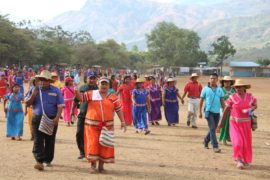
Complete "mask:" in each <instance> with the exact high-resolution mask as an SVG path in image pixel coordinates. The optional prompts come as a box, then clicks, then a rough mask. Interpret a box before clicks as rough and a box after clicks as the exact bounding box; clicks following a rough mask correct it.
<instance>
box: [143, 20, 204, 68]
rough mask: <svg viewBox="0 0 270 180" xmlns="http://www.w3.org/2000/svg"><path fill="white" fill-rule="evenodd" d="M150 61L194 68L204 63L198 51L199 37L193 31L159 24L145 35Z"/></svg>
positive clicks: (163, 23) (202, 55) (169, 24)
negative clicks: (200, 62) (198, 63)
mask: <svg viewBox="0 0 270 180" xmlns="http://www.w3.org/2000/svg"><path fill="white" fill-rule="evenodd" d="M146 37H147V45H148V49H149V53H150V55H151V57H152V61H157V62H158V63H159V64H162V65H168V64H169V65H171V66H195V65H197V62H199V61H202V60H203V61H206V60H207V55H206V54H205V53H204V52H203V51H201V50H200V45H199V43H200V37H199V36H198V34H197V33H196V32H194V31H191V30H188V29H181V28H178V27H177V26H176V25H174V24H173V23H168V22H161V23H159V24H157V26H156V27H155V28H154V29H153V30H152V31H151V32H150V34H148V35H146Z"/></svg>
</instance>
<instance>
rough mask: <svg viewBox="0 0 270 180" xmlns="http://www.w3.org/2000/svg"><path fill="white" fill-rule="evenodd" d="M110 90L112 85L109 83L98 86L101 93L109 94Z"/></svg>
mask: <svg viewBox="0 0 270 180" xmlns="http://www.w3.org/2000/svg"><path fill="white" fill-rule="evenodd" d="M109 88H110V84H109V83H107V82H101V83H99V84H98V89H99V91H100V92H101V93H107V92H108V90H109Z"/></svg>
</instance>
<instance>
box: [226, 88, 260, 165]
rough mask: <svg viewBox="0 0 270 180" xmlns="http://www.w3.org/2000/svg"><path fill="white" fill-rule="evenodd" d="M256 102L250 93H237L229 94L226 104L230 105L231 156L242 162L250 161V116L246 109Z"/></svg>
mask: <svg viewBox="0 0 270 180" xmlns="http://www.w3.org/2000/svg"><path fill="white" fill-rule="evenodd" d="M255 104H257V100H256V99H255V98H254V97H253V96H252V94H250V93H245V95H244V97H243V98H242V97H240V96H239V95H238V94H237V93H234V94H232V95H230V96H229V98H228V99H227V101H226V105H227V106H228V107H231V116H230V137H231V142H232V147H233V158H234V159H235V160H241V161H242V162H244V163H251V162H252V134H251V118H250V116H249V112H248V110H250V109H251V108H252V106H253V105H255Z"/></svg>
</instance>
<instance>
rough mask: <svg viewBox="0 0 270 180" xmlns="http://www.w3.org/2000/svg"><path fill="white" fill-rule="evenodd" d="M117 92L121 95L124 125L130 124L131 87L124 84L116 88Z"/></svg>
mask: <svg viewBox="0 0 270 180" xmlns="http://www.w3.org/2000/svg"><path fill="white" fill-rule="evenodd" d="M118 92H120V94H121V104H122V111H123V114H124V119H125V122H126V125H131V124H132V100H131V92H132V87H131V86H128V85H126V84H121V85H120V86H119V88H118Z"/></svg>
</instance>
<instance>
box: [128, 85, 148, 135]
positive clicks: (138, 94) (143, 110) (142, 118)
mask: <svg viewBox="0 0 270 180" xmlns="http://www.w3.org/2000/svg"><path fill="white" fill-rule="evenodd" d="M132 95H133V96H134V99H135V104H133V107H132V117H133V124H134V126H135V128H136V129H139V130H147V129H148V124H147V115H146V114H147V106H146V101H147V96H148V95H149V92H148V91H147V90H146V89H142V90H139V89H134V90H133V91H132Z"/></svg>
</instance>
